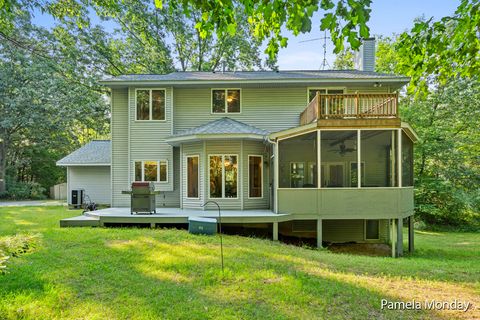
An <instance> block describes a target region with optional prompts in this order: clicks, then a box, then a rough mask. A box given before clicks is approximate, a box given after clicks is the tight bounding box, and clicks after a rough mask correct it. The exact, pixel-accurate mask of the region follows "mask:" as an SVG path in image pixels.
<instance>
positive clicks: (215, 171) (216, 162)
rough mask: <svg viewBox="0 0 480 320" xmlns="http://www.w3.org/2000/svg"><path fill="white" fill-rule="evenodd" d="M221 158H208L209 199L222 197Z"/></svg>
mask: <svg viewBox="0 0 480 320" xmlns="http://www.w3.org/2000/svg"><path fill="white" fill-rule="evenodd" d="M222 180H223V175H222V157H221V156H210V198H221V197H222Z"/></svg>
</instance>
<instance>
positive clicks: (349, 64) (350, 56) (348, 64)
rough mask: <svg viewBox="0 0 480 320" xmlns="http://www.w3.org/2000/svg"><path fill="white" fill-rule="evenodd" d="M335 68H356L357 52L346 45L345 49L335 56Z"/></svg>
mask: <svg viewBox="0 0 480 320" xmlns="http://www.w3.org/2000/svg"><path fill="white" fill-rule="evenodd" d="M333 69H334V70H352V69H355V52H354V51H353V50H352V49H350V47H346V48H345V49H344V50H342V51H341V52H339V53H338V54H337V55H336V56H335V61H334V62H333Z"/></svg>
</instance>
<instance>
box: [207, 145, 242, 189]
mask: <svg viewBox="0 0 480 320" xmlns="http://www.w3.org/2000/svg"><path fill="white" fill-rule="evenodd" d="M209 171H210V178H209V186H210V188H209V190H210V193H209V195H210V198H237V195H238V188H237V181H238V161H237V156H236V155H211V156H209Z"/></svg>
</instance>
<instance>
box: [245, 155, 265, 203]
mask: <svg viewBox="0 0 480 320" xmlns="http://www.w3.org/2000/svg"><path fill="white" fill-rule="evenodd" d="M248 170H249V171H248V179H249V180H248V186H249V190H248V196H249V197H250V198H261V197H262V158H261V157H248Z"/></svg>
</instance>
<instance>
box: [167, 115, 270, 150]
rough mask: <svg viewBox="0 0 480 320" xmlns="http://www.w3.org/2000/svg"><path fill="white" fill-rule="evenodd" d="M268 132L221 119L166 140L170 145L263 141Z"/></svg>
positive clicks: (224, 118)
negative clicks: (217, 140)
mask: <svg viewBox="0 0 480 320" xmlns="http://www.w3.org/2000/svg"><path fill="white" fill-rule="evenodd" d="M268 134H269V132H268V131H266V130H263V129H260V128H257V127H254V126H251V125H249V124H246V123H243V122H240V121H237V120H234V119H231V118H228V117H223V118H221V119H217V120H214V121H211V122H208V123H206V124H203V125H201V126H198V127H195V128H191V129H188V130H184V131H180V132H178V133H176V134H174V135H172V136H170V137H168V138H167V139H166V142H168V143H169V144H171V145H178V144H179V143H183V142H190V141H196V140H213V139H250V140H265V139H266V138H267V136H268Z"/></svg>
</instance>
